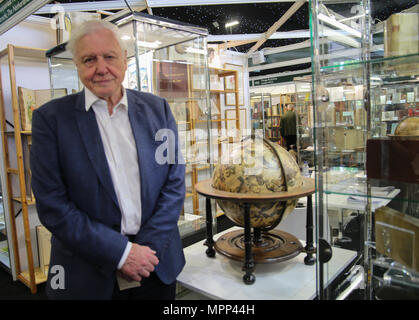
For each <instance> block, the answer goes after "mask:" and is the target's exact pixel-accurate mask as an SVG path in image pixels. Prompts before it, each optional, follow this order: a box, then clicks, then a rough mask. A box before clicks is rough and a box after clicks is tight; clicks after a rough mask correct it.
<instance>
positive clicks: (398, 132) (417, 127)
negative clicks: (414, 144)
mask: <svg viewBox="0 0 419 320" xmlns="http://www.w3.org/2000/svg"><path fill="white" fill-rule="evenodd" d="M394 135H395V136H419V117H407V118H405V119H403V120H402V121H400V122H399V124H398V125H397V127H396V129H395V130H394Z"/></svg>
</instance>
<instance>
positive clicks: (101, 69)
mask: <svg viewBox="0 0 419 320" xmlns="http://www.w3.org/2000/svg"><path fill="white" fill-rule="evenodd" d="M96 72H97V73H100V74H104V73H107V72H108V65H107V63H106V61H105V59H104V58H103V57H101V56H99V57H97V60H96Z"/></svg>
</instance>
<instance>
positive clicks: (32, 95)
mask: <svg viewBox="0 0 419 320" xmlns="http://www.w3.org/2000/svg"><path fill="white" fill-rule="evenodd" d="M66 95H67V89H66V88H62V89H54V90H53V97H51V90H50V89H39V90H33V89H28V88H23V87H18V96H19V107H20V119H21V122H22V125H21V127H22V130H23V131H30V130H32V112H33V111H34V110H35V109H38V108H39V107H40V106H42V105H43V104H44V103H47V102H48V101H50V100H51V99H53V98H54V99H55V98H60V97H63V96H66Z"/></svg>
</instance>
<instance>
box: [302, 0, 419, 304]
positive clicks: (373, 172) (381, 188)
mask: <svg viewBox="0 0 419 320" xmlns="http://www.w3.org/2000/svg"><path fill="white" fill-rule="evenodd" d="M374 6H376V7H372V6H371V3H370V1H368V0H367V1H345V2H344V3H343V2H342V3H334V2H333V3H332V2H330V1H321V0H314V1H310V8H311V10H310V21H311V32H312V44H313V46H312V61H313V103H314V109H315V114H314V132H313V133H314V140H315V170H316V186H317V190H316V191H317V193H316V195H317V196H316V222H317V241H318V253H319V254H318V268H317V270H318V281H317V285H318V295H319V297H320V298H324V299H335V298H341V297H342V296H345V295H347V293H345V292H348V288H352V289H353V288H355V287H358V288H362V289H364V288H365V289H366V290H363V293H364V294H365V297H366V298H375V297H379V298H383V297H384V296H379V293H380V291H381V290H382V289H383V288H385V289H390V291H391V290H401V291H403V292H405V293H406V292H409V294H410V297H412V296H415V295H416V296H417V292H418V291H417V290H418V285H417V284H418V276H417V271H418V270H417V262H416V261H417V257H418V255H419V252H418V246H417V245H418V242H417V239H418V237H417V235H418V234H417V230H418V221H419V220H418V215H417V213H418V199H419V197H418V181H419V180H418V179H417V165H416V164H417V155H418V147H417V146H418V145H417V143H418V137H417V135H418V131H416V133H410V134H407V135H406V136H404V137H398V136H397V134H396V132H395V131H396V127H397V125H398V124H400V122H401V121H402V120H403V119H404V118H406V117H407V118H409V117H411V118H412V117H414V116H415V114H416V112H417V111H416V110H417V101H416V96H415V93H416V92H417V82H418V74H419V72H418V66H419V55H418V51H419V50H418V32H417V26H418V23H415V24H412V23H411V21H412V20H410V19H412V15H413V20H414V17H416V19H417V16H418V11H417V6H416V8H410V9H409V10H408V11H410V13H403V14H406V15H408V17H407V16H406V17H403V14H402V15H399V16H398V18H397V19H394V16H389V17H387V18H386V21H385V22H384V23H378V24H374V23H375V21H378V20H373V18H372V17H371V14H372V12H373V9H374V10H375V11H374V12H377V11H386V10H385V9H387V8H385V7H386V6H387V3H385V2H374ZM378 9H380V10H378ZM396 14H399V13H396ZM405 18H406V19H407V20H409V21H410V27H411V28H413V29H414V30H416V31H413V32H412V30H409V32H408V33H405V34H403V33H396V34H394V31H397V30H402V29H403V28H405V26H404V22H403V20H404V19H405ZM416 21H417V20H416ZM380 26H381V27H382V28H381V29H380ZM383 30H384V32H383ZM392 32H393V34H392ZM405 35H407V38H406V37H405ZM383 39H384V41H383ZM416 128H417V127H416ZM414 159H416V160H414ZM415 161H416V162H415ZM334 247H340V248H343V249H345V250H349V251H352V252H354V259H353V261H352V263H351V264H349V265H348V267H347V270H345V271H344V273H342V275H341V276H340V277H337V278H331V277H330V276H329V274H328V262H327V259H324V258H322V254H323V256H324V252H329V253H331V254H332V255H333V250H334ZM361 269H362V270H364V272H360V270H361ZM348 274H349V276H348ZM355 284H356V285H355ZM387 292H388V291H387ZM405 296H406V295H405ZM394 298H397V294H395V295H394V296H393V299H394Z"/></svg>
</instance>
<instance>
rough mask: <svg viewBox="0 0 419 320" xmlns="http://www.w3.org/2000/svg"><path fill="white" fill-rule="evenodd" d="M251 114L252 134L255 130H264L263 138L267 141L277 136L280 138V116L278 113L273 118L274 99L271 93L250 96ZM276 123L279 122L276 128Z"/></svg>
mask: <svg viewBox="0 0 419 320" xmlns="http://www.w3.org/2000/svg"><path fill="white" fill-rule="evenodd" d="M250 114H251V130H252V134H253V133H254V132H255V130H262V132H263V136H264V137H266V138H267V139H270V140H271V139H272V138H273V137H274V136H275V134H278V137H279V116H277V114H278V113H276V115H275V116H274V117H272V99H271V95H270V94H269V93H260V94H259V93H258V94H251V95H250ZM274 119H275V120H274ZM276 121H278V123H277V127H276V126H274V124H276ZM277 131H278V132H277ZM276 141H277V140H276Z"/></svg>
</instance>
